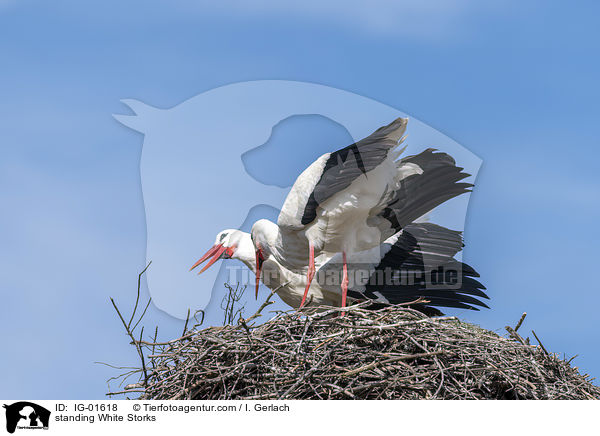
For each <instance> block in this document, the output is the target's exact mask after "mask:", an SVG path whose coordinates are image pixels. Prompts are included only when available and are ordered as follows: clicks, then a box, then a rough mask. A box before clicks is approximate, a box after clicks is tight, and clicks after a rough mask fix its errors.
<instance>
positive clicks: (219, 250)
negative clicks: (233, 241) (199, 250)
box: [190, 244, 227, 274]
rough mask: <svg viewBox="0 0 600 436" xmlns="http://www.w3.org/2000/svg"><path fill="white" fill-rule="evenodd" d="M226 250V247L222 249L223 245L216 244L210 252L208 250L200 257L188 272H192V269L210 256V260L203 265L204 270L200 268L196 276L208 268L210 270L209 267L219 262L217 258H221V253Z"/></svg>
mask: <svg viewBox="0 0 600 436" xmlns="http://www.w3.org/2000/svg"><path fill="white" fill-rule="evenodd" d="M225 250H227V247H224V246H223V244H216V245H213V246H212V247H211V248H210V250H208V251H207V252H206V253H205V254H204V256H202V257H201V258H200V260H198V262H196V263H195V264H194V265H193V266H192V267H191V268H190V271H191V270H193V269H194V268H196V267H197V266H198V265H200V264H201V263H202V262H204V261H205V260H206V259H208V258H209V257H211V256H212V259H211V260H210V261H209V262H208V263H207V264H206V265H204V268H202V269H201V270H200V272H199V273H198V274H202V273H203V272H204V271H206V270H207V269H208V268H210V266H211V265H212V264H213V263H215V262H216V261H217V260H219V258H220V257H221V255H222V254H223V252H224V251H225Z"/></svg>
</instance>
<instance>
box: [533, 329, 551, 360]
mask: <svg viewBox="0 0 600 436" xmlns="http://www.w3.org/2000/svg"><path fill="white" fill-rule="evenodd" d="M531 333H533V336H535V338H536V339H537V341H538V343H539V344H540V347H542V350H544V353H546V356H549V355H550V353H548V350H546V348H545V347H544V344H542V341H540V338H538V336H537V335H536V334H535V332H534V331H533V330H531Z"/></svg>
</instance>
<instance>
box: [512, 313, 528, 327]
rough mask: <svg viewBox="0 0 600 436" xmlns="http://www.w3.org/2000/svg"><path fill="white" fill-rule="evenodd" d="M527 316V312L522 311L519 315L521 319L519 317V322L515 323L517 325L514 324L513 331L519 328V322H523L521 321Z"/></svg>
mask: <svg viewBox="0 0 600 436" xmlns="http://www.w3.org/2000/svg"><path fill="white" fill-rule="evenodd" d="M526 316H527V312H523V315H521V319H519V322H518V323H517V325H516V326H515V332H516V331H517V330H519V327H521V324H523V321H524V320H525V317H526Z"/></svg>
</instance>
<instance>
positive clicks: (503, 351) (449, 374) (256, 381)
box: [126, 305, 600, 400]
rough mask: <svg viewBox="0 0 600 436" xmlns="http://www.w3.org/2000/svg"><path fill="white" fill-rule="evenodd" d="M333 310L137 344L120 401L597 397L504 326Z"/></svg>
mask: <svg viewBox="0 0 600 436" xmlns="http://www.w3.org/2000/svg"><path fill="white" fill-rule="evenodd" d="M264 306H265V305H263V307H264ZM261 309H262V308H261ZM339 310H340V309H336V308H330V309H329V310H325V311H321V312H319V313H314V312H313V313H312V314H311V313H308V314H306V313H305V314H303V315H302V316H300V315H298V314H297V313H294V312H290V313H280V314H278V315H277V316H275V318H273V319H271V320H270V321H267V322H265V323H263V324H253V322H255V320H256V318H257V317H258V314H257V315H255V316H253V317H250V318H249V319H247V320H243V319H241V318H240V320H239V322H238V324H237V325H227V326H224V327H210V328H205V329H201V330H200V329H193V330H191V331H187V332H185V333H184V335H183V336H182V337H181V338H178V339H175V340H173V341H170V342H167V343H156V342H144V341H136V347H140V348H139V349H140V350H142V347H143V348H144V349H145V350H146V351H147V354H146V362H145V363H144V365H145V366H144V368H143V370H142V369H141V368H140V370H139V373H140V374H142V377H141V381H140V383H136V384H133V385H128V386H127V388H126V392H141V397H140V398H143V399H157V400H166V399H198V400H205V399H599V398H600V388H599V387H597V386H595V385H593V384H592V383H591V380H592V379H590V377H589V376H588V375H581V374H580V373H579V372H578V371H577V368H574V367H571V366H570V364H569V363H570V362H567V361H565V360H562V359H560V358H559V357H558V356H556V355H554V354H549V353H548V352H547V351H546V349H545V348H544V347H543V345H541V343H540V345H539V346H533V345H529V340H528V339H524V338H522V337H521V336H520V335H519V334H518V333H517V332H515V330H514V329H511V328H510V327H508V328H507V330H509V332H510V337H509V338H504V337H501V336H499V335H497V334H495V333H493V332H490V331H487V330H483V329H481V328H479V327H477V326H474V325H472V324H468V323H464V322H460V321H459V320H458V319H456V318H454V317H443V318H429V317H427V316H425V315H423V314H421V313H420V312H417V311H415V310H412V309H409V308H407V307H400V306H393V307H387V308H384V309H380V310H375V311H373V310H367V309H365V308H364V306H361V305H357V306H354V307H351V308H349V309H348V310H347V313H346V315H345V316H344V317H340V316H335V315H339V313H338V312H339ZM521 321H522V320H521ZM519 324H520V323H519ZM517 328H518V327H517ZM534 334H535V333H534ZM148 360H149V361H148Z"/></svg>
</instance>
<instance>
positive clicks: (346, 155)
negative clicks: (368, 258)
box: [277, 118, 408, 230]
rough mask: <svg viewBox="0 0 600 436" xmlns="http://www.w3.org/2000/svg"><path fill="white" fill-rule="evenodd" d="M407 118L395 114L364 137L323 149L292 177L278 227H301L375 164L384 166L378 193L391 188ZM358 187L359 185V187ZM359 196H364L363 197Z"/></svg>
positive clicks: (293, 228)
mask: <svg viewBox="0 0 600 436" xmlns="http://www.w3.org/2000/svg"><path fill="white" fill-rule="evenodd" d="M407 122H408V119H406V118H398V119H396V120H394V121H392V122H391V123H390V124H388V125H387V126H383V127H380V128H379V129H377V130H376V131H375V132H374V133H372V134H371V135H369V136H367V137H366V138H364V139H362V140H360V141H358V142H356V143H354V144H351V145H349V146H347V147H345V148H342V149H341V150H338V151H335V152H333V153H327V154H324V155H323V156H321V157H320V158H319V159H317V160H316V161H315V162H313V163H312V164H311V165H310V166H309V167H308V168H307V169H306V170H305V171H304V172H303V173H302V174H300V176H299V177H298V179H297V180H296V182H295V183H294V185H293V186H292V189H291V191H290V193H289V195H288V196H287V198H286V200H285V202H284V204H283V207H282V209H281V213H280V215H279V218H278V220H277V224H278V225H279V227H282V228H287V229H290V230H301V229H303V228H304V227H305V226H307V225H309V224H311V223H312V222H313V221H314V220H315V219H316V218H317V215H318V208H319V207H320V205H322V204H323V203H324V202H325V201H327V200H328V199H330V198H331V197H333V196H334V195H336V194H338V193H340V192H342V191H344V190H348V189H352V187H351V185H353V182H354V181H355V180H357V179H358V178H359V177H361V176H363V175H365V176H366V178H365V180H368V177H369V173H370V172H372V171H373V170H374V169H376V168H378V167H382V166H385V167H386V169H387V168H389V169H387V170H386V171H383V173H384V176H383V177H380V179H382V180H378V181H377V182H378V183H379V184H380V185H381V188H380V189H379V190H380V191H381V192H378V193H377V195H379V197H377V198H375V199H374V201H373V203H376V202H377V201H379V200H380V198H381V195H383V194H384V192H385V190H386V188H387V189H388V190H390V189H391V190H393V188H394V187H395V185H396V184H397V171H396V164H395V163H394V160H395V159H396V158H397V157H398V154H399V152H398V153H394V150H395V149H396V148H397V147H398V145H399V143H400V142H401V138H402V135H403V134H404V132H405V130H406V125H407ZM359 189H360V188H359ZM363 200H368V199H364V198H363Z"/></svg>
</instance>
